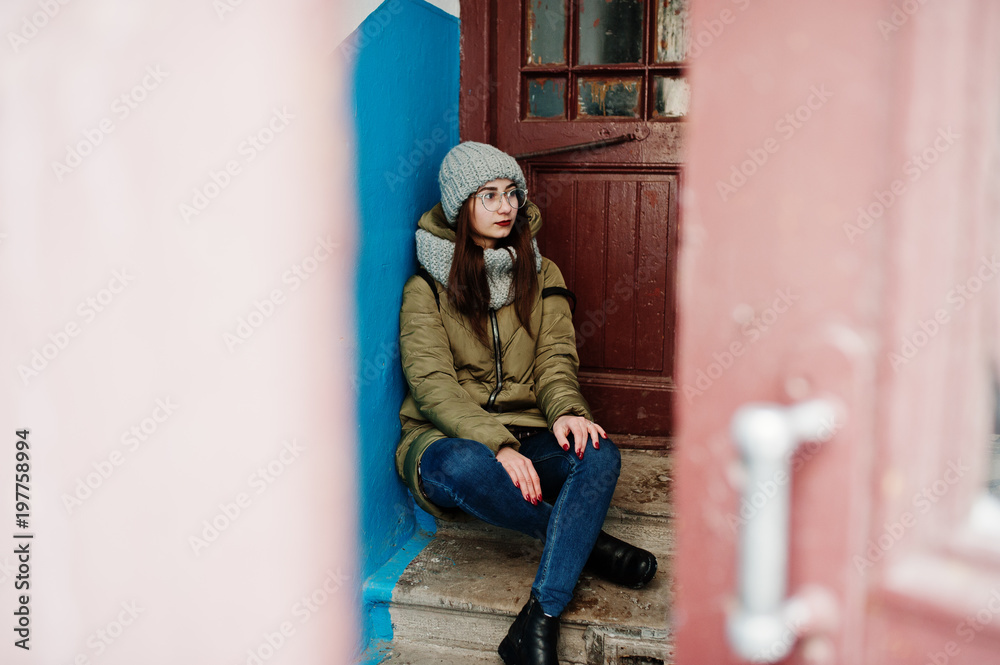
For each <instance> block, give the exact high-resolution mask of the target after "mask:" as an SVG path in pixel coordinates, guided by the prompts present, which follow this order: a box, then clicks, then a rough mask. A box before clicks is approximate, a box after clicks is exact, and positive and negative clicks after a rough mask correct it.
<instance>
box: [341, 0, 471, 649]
mask: <svg viewBox="0 0 1000 665" xmlns="http://www.w3.org/2000/svg"><path fill="white" fill-rule="evenodd" d="M342 48H345V49H347V50H348V52H350V51H353V56H354V58H355V63H356V65H355V71H354V100H353V101H354V118H355V126H356V133H357V137H356V148H357V168H358V171H357V179H358V200H359V208H360V210H359V213H360V239H359V240H360V242H359V245H360V256H359V260H358V276H357V285H356V289H357V299H358V310H357V311H358V347H359V348H358V367H357V372H358V375H357V387H358V423H359V427H360V432H359V441H360V446H361V450H360V454H359V465H360V468H359V478H360V483H359V485H360V488H361V497H360V515H359V524H360V529H361V534H360V539H359V540H360V543H361V553H360V557H361V572H362V575H363V577H364V579H366V580H367V579H368V578H369V577H370V576H371V575H372V574H373V573H374V572H375V571H377V570H378V568H379V567H380V566H382V564H384V563H385V562H386V561H388V560H389V558H390V557H392V555H393V554H394V553H395V552H396V551H397V550H398V549H399V548H400V547H402V546H403V544H405V543H406V542H407V540H408V539H409V538H410V537H411V536H412V535H413V533H414V530H415V528H416V520H415V517H414V509H413V502H412V499H410V498H409V496H408V495H407V492H406V490H405V488H404V486H403V485H402V483H401V482H400V481H399V479H398V476H397V475H396V471H395V464H394V459H395V458H394V453H395V449H396V443H397V442H398V441H399V406H400V404H401V403H402V401H403V397H404V395H405V390H406V383H405V381H404V379H403V374H402V371H401V370H400V366H399V343H398V339H399V307H400V300H401V295H402V288H403V283H404V282H405V281H406V279H407V278H408V277H409V276H410V275H412V274H413V273H414V272H415V270H416V257H415V254H414V236H413V234H414V231H416V223H417V219H418V218H419V216H420V215H421V214H422V213H423V212H424V211H425V210H428V209H430V208H431V207H432V206H433V205H434V204H435V203H437V201H438V200H439V199H440V192H439V190H438V185H437V169H438V166H439V165H440V164H441V160H442V159H443V158H444V155H445V153H446V152H447V151H448V150H449V149H450V148H451V147H452V146H453V145H455V144H456V143H457V142H458V91H459V24H458V19H457V18H456V17H454V16H451V15H449V14H447V13H445V12H443V11H441V10H439V9H437V8H436V7H434V6H432V5H429V4H427V3H425V2H423V1H422V0H387V1H386V2H384V3H383V4H382V5H381V6H380V7H379V8H378V9H377V10H375V11H374V12H373V13H372V14H371V15H370V16H369V17H368V18H367V19H366V20H365V21H364V23H362V24H361V26H360V27H359V28H358V30H357V31H355V33H354V34H353V35H352V36H351V37H350V38H348V40H346V41H345V43H344V44H343V45H342ZM378 622H379V620H378V618H376V621H375V623H378ZM384 632H385V627H384V626H382V627H380V626H378V625H373V622H372V620H371V618H370V617H368V616H367V613H366V616H365V617H364V625H363V640H364V644H366V645H367V644H368V643H369V641H370V640H371V639H372V638H373V637H385V634H384Z"/></svg>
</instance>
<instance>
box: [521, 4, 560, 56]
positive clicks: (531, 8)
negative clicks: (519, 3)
mask: <svg viewBox="0 0 1000 665" xmlns="http://www.w3.org/2000/svg"><path fill="white" fill-rule="evenodd" d="M526 22H527V25H528V39H527V40H526V43H527V45H528V53H527V62H528V64H529V65H565V64H566V0H529V1H528V15H527V17H526Z"/></svg>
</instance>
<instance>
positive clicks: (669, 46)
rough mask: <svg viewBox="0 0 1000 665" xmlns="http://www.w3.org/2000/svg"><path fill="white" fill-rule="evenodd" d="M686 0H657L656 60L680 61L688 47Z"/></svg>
mask: <svg viewBox="0 0 1000 665" xmlns="http://www.w3.org/2000/svg"><path fill="white" fill-rule="evenodd" d="M687 4H688V0H659V3H658V4H657V7H656V61H657V62H681V61H682V60H684V54H685V53H686V52H687V47H688V11H687Z"/></svg>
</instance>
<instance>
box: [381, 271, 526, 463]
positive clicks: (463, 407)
mask: <svg viewBox="0 0 1000 665" xmlns="http://www.w3.org/2000/svg"><path fill="white" fill-rule="evenodd" d="M399 351H400V358H401V360H402V364H403V374H404V375H405V376H406V382H407V384H409V386H410V394H411V395H413V399H414V400H415V401H416V403H417V406H418V407H419V408H420V412H421V413H422V414H423V415H424V417H425V418H427V420H429V421H430V422H431V423H433V425H434V426H435V427H436V428H437V429H438V430H440V431H441V433H442V434H444V435H445V436H447V437H457V438H463V439H472V440H473V441H479V442H481V443H484V444H486V445H487V446H488V447H489V448H490V449H491V450H492V451H493V452H494V453H496V452H497V451H498V450H499V449H500V447H501V446H503V445H510V446H513V447H514V449H515V450H516V449H517V448H519V443H518V441H517V439H515V438H514V436H513V435H512V434H511V433H510V432H508V431H507V428H506V427H504V426H503V425H502V424H501V423H500V422H499V421H498V420H497V419H496V418H494V417H493V416H492V415H491V414H489V413H488V412H487V411H486V410H485V409H483V408H482V407H481V406H480V405H479V404H477V403H476V401H475V400H474V399H473V398H472V396H471V395H469V393H468V392H466V390H465V388H463V387H462V385H461V384H460V383H459V382H458V375H457V374H456V372H455V358H454V356H453V355H452V352H451V344H450V342H449V340H448V333H447V331H446V330H445V328H444V324H443V323H442V322H441V313H440V312H439V311H438V308H437V304H436V303H435V300H434V295H433V294H432V293H431V291H430V287H429V285H428V284H427V283H426V282H425V281H424V280H422V279H421V278H420V277H411V278H410V280H409V281H407V283H406V286H405V287H404V288H403V306H402V309H401V310H400V313H399Z"/></svg>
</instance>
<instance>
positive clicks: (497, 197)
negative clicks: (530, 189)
mask: <svg viewBox="0 0 1000 665" xmlns="http://www.w3.org/2000/svg"><path fill="white" fill-rule="evenodd" d="M515 187H516V185H515V184H514V182H513V181H512V180H508V179H507V178H498V179H497V180H490V181H489V182H488V183H486V184H484V185H483V186H482V187H480V188H479V189H478V190H476V197H475V198H473V199H472V229H471V230H472V239H473V240H474V241H475V243H476V244H477V245H479V246H480V247H484V248H486V249H493V248H495V247H496V244H497V241H498V240H502V239H503V238H506V237H507V236H508V235H510V230H511V229H512V228H513V227H514V218H515V217H516V216H517V208H514V207H512V206H511V205H510V202H509V201H508V200H507V197H506V196H504V195H503V194H504V192H508V191H510V190H512V189H514V188H515ZM483 195H485V197H483V198H479V197H480V196H483ZM484 199H485V200H484ZM484 203H485V204H486V205H488V206H490V207H491V208H494V207H497V204H498V203H499V207H498V208H497V209H496V210H495V211H494V212H490V211H489V210H487V209H486V205H483V204H484Z"/></svg>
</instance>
